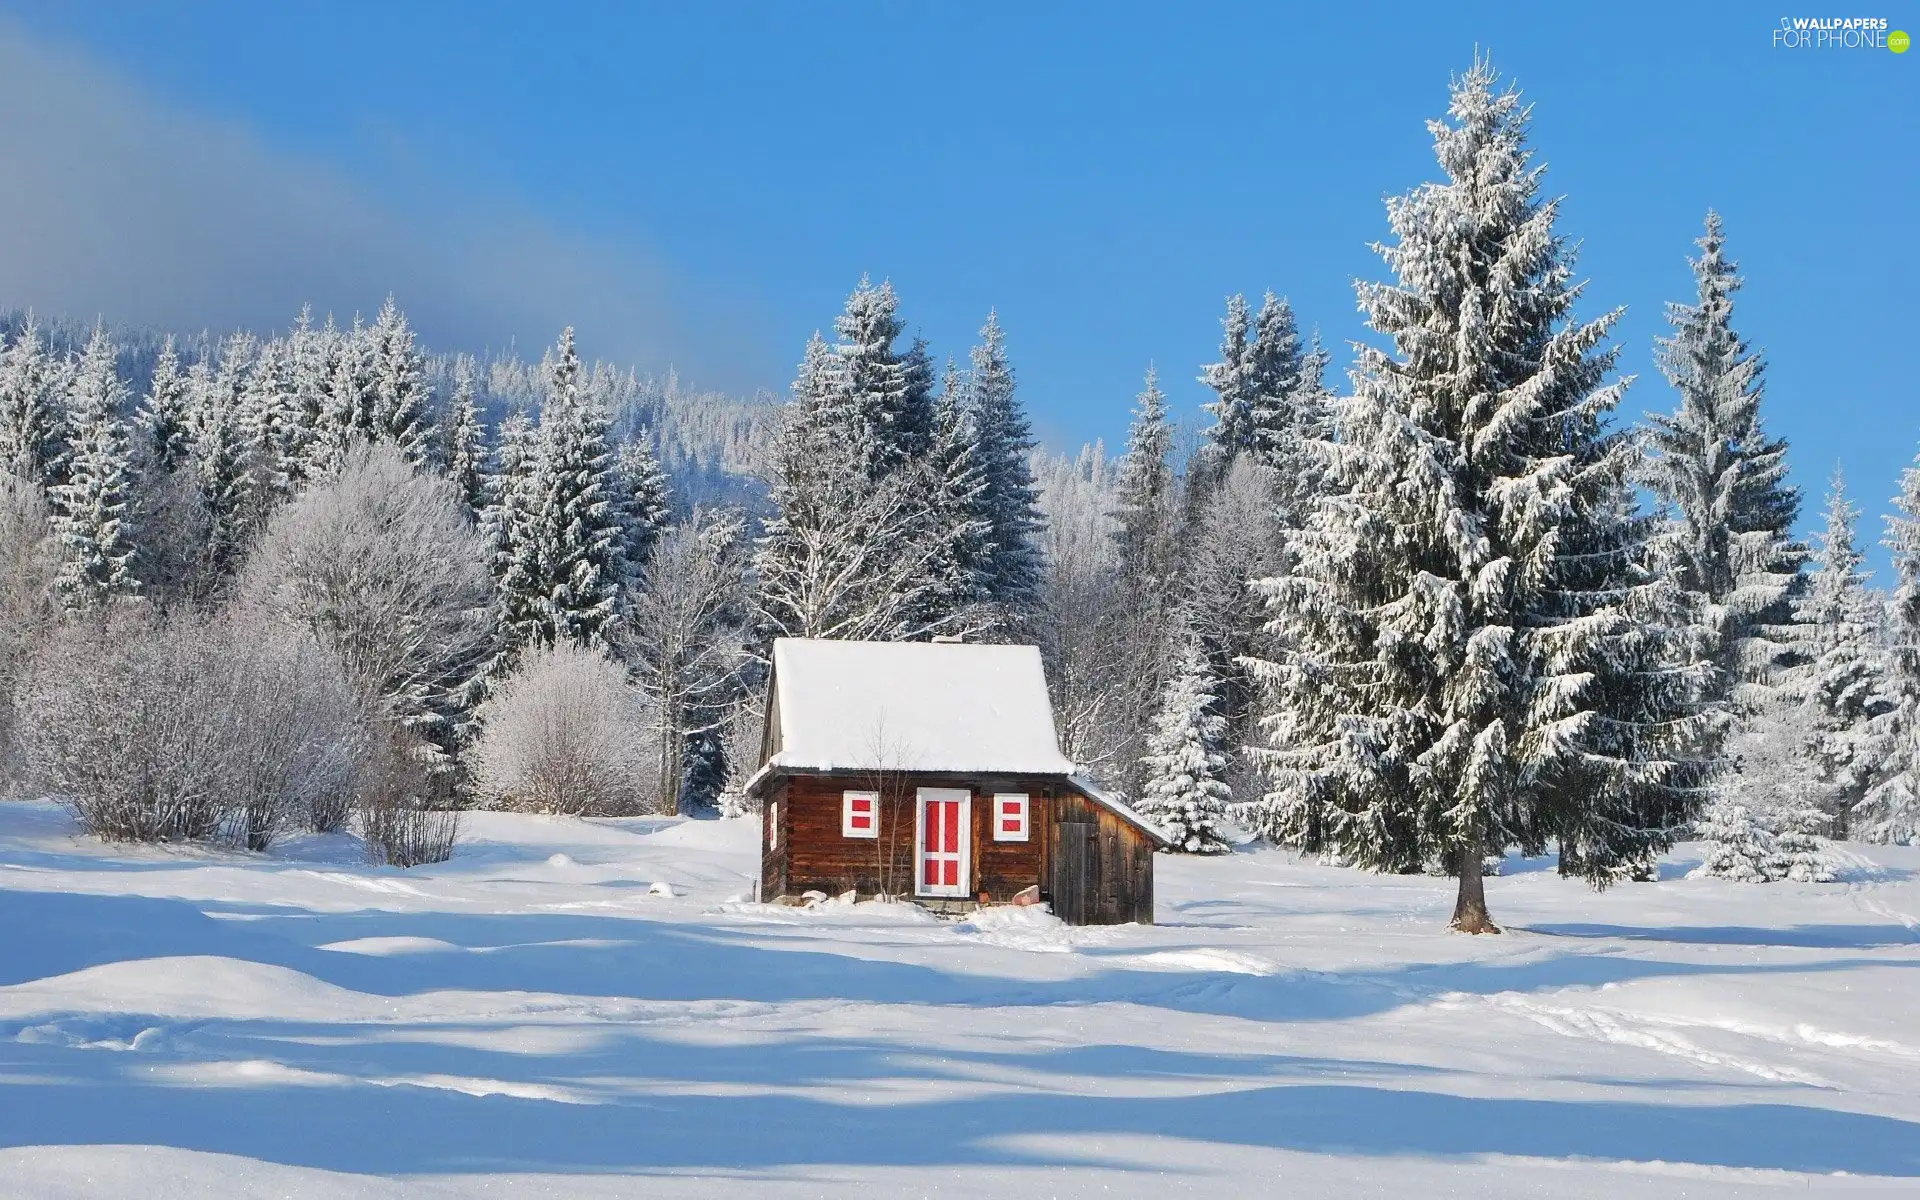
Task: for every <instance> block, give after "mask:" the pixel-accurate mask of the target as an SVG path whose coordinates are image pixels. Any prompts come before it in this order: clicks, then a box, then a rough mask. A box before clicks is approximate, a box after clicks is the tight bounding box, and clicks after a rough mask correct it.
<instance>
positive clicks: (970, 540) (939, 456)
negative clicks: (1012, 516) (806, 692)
mask: <svg viewBox="0 0 1920 1200" xmlns="http://www.w3.org/2000/svg"><path fill="white" fill-rule="evenodd" d="M977 420H978V414H977V413H975V412H973V411H970V410H969V408H968V406H967V401H966V396H965V394H964V389H963V388H962V387H961V385H960V380H959V373H958V372H957V371H956V370H955V369H954V368H953V365H952V364H951V363H949V364H948V367H947V380H946V387H945V389H944V390H943V392H942V394H941V397H940V400H939V402H938V403H937V404H936V405H935V406H934V434H933V444H932V446H931V447H930V448H929V449H928V451H927V453H926V455H925V456H924V457H923V458H922V460H921V461H920V462H919V463H918V464H916V469H915V471H914V474H916V475H918V476H919V477H920V479H921V480H922V481H923V482H922V483H921V487H922V489H923V492H922V494H923V496H924V498H925V502H926V512H925V516H924V518H923V521H924V533H923V534H922V535H921V536H922V537H923V538H924V539H925V541H926V543H927V548H928V550H929V552H930V554H929V561H928V575H929V582H930V583H931V585H932V586H931V587H930V588H929V589H928V590H927V593H926V596H925V599H924V601H923V603H922V616H921V620H922V621H923V622H925V623H927V624H930V625H932V624H939V625H949V624H956V625H958V624H968V625H974V626H976V627H979V628H984V627H985V626H986V625H988V624H991V623H994V622H996V621H997V620H998V619H999V614H1000V613H1004V612H1006V611H1008V609H1009V608H1010V607H1012V603H1011V602H1003V601H1001V600H1000V598H999V597H997V596H996V595H995V594H994V591H993V583H992V580H993V564H994V553H995V551H996V550H997V549H998V545H997V544H996V543H995V542H994V541H993V530H994V525H993V520H992V517H991V516H990V513H991V512H992V504H991V502H990V500H989V498H988V495H987V492H988V483H987V471H986V466H985V463H984V462H983V461H982V458H981V451H982V443H981V441H980V439H979V436H978V434H977V429H978V426H977V424H976V422H977ZM1025 594H1026V595H1027V596H1028V597H1029V601H1028V602H1029V603H1030V597H1031V592H1027V593H1025ZM988 605H997V606H998V612H997V613H989V612H988V611H987V606H988ZM976 613H977V614H979V615H978V617H977V618H969V617H968V616H967V614H976Z"/></svg>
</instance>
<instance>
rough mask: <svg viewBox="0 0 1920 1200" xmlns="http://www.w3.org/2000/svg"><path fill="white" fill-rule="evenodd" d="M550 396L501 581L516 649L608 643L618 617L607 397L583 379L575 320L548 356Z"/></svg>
mask: <svg viewBox="0 0 1920 1200" xmlns="http://www.w3.org/2000/svg"><path fill="white" fill-rule="evenodd" d="M548 361H549V364H550V369H549V374H548V384H547V397H546V402H545V404H543V405H542V406H541V410H540V425H539V429H538V433H537V436H536V437H535V439H534V442H533V454H532V460H531V462H530V463H529V464H528V467H529V468H530V469H527V470H526V472H525V482H524V483H523V484H520V485H517V487H515V488H514V490H516V491H518V492H519V496H518V499H517V501H516V503H517V504H519V505H523V506H524V517H523V519H516V520H515V521H514V522H512V523H511V524H510V525H509V526H508V528H509V530H510V533H509V538H510V545H509V547H508V551H507V554H506V556H505V557H506V566H507V575H506V577H505V579H504V580H503V582H502V585H501V591H502V600H503V613H502V616H503V632H504V634H505V636H506V640H507V643H508V646H509V648H510V649H519V648H523V647H527V646H552V645H555V644H556V643H558V642H560V641H572V642H578V643H580V644H581V645H584V646H602V645H604V644H605V639H606V636H607V634H608V632H609V626H610V625H611V623H612V622H613V620H614V619H615V616H616V612H615V609H616V602H617V599H618V595H619V585H620V580H621V578H622V576H623V572H624V571H625V561H624V558H623V556H622V553H621V540H622V537H623V536H624V530H623V529H622V527H621V521H620V503H619V496H618V494H617V491H616V488H617V484H618V481H617V479H616V476H615V473H614V462H613V450H612V447H611V446H610V445H609V444H608V440H607V431H608V425H609V419H608V416H607V411H606V407H605V405H604V404H603V403H602V402H601V400H600V398H599V397H598V396H597V395H596V394H594V393H593V392H592V390H590V389H588V388H585V387H583V386H582V381H581V371H580V356H579V354H578V352H577V351H576V350H575V349H574V343H573V330H572V328H571V327H569V328H568V329H566V330H564V331H563V332H562V333H561V335H560V341H559V343H558V344H557V345H556V346H555V347H554V350H553V352H552V353H551V354H550V355H549V356H548Z"/></svg>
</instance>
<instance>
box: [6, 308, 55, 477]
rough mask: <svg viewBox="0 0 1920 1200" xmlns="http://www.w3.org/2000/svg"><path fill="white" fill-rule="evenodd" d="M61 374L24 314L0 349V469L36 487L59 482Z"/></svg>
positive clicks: (31, 320) (36, 325)
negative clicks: (4, 346) (0, 349)
mask: <svg viewBox="0 0 1920 1200" xmlns="http://www.w3.org/2000/svg"><path fill="white" fill-rule="evenodd" d="M61 374H62V373H61V371H60V367H59V363H58V362H57V361H56V360H55V358H54V356H53V355H52V354H51V353H50V352H49V351H48V349H47V347H46V343H45V342H44V341H43V340H42V338H41V335H40V325H39V323H38V322H37V321H35V320H34V318H33V315H32V314H31V313H29V314H28V315H27V320H26V323H25V324H23V325H22V326H21V327H20V329H19V332H17V333H15V334H14V335H13V341H12V342H11V343H9V344H8V345H7V347H6V349H5V350H4V351H0V471H6V472H8V473H10V474H12V475H14V476H16V477H18V478H20V479H25V480H28V481H29V482H32V483H36V484H39V485H40V486H41V487H47V486H49V485H51V484H54V483H57V482H58V481H59V475H60V458H61V453H62V440H63V434H64V431H63V430H62V429H61V426H60V396H61V391H60V386H59V385H60V382H61Z"/></svg>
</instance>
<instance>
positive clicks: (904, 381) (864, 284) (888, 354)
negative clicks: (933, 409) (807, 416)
mask: <svg viewBox="0 0 1920 1200" xmlns="http://www.w3.org/2000/svg"><path fill="white" fill-rule="evenodd" d="M834 329H835V332H836V333H838V334H839V338H840V340H839V343H838V344H837V345H835V347H834V363H835V370H834V372H833V385H834V386H833V389H832V391H831V392H830V393H829V395H830V399H829V401H828V402H827V407H828V408H829V409H830V410H831V413H832V416H831V418H830V419H831V420H832V421H834V422H838V423H843V424H844V427H845V429H846V430H847V433H848V435H849V436H850V437H851V438H852V439H853V444H854V447H855V448H856V450H857V451H858V455H859V458H860V460H861V462H862V463H863V464H864V465H865V467H866V471H867V473H868V474H869V475H871V476H873V477H876V478H877V477H879V476H882V475H887V474H890V473H892V472H894V471H897V470H899V469H900V468H901V467H903V466H904V465H905V464H906V462H907V460H908V459H910V458H912V457H913V456H914V455H916V454H918V453H920V452H922V451H923V450H925V449H926V435H927V433H928V431H929V430H930V428H931V425H932V421H931V413H929V412H926V411H923V409H924V408H925V406H926V405H927V404H928V403H929V397H928V396H927V394H926V385H930V384H931V382H932V381H931V380H930V379H924V378H923V377H924V376H925V375H927V374H928V373H929V372H928V370H927V368H926V364H925V358H924V353H922V354H921V355H920V356H919V357H918V360H917V361H909V359H907V358H906V357H903V356H902V355H901V354H900V353H899V352H898V351H897V350H896V349H895V348H894V342H895V341H896V340H897V339H898V338H899V337H900V333H901V329H902V326H901V324H900V317H899V300H898V298H897V297H896V296H895V295H894V292H893V285H892V284H891V283H882V284H881V285H880V286H879V287H877V288H876V287H874V286H873V285H872V284H871V283H870V282H868V281H867V280H866V279H865V278H864V277H863V278H862V279H861V280H860V286H859V287H858V288H856V289H854V292H853V295H851V296H849V297H847V306H846V311H844V312H843V313H841V314H840V317H839V318H838V319H837V320H836V321H835V322H834ZM916 349H918V347H916Z"/></svg>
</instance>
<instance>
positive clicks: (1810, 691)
mask: <svg viewBox="0 0 1920 1200" xmlns="http://www.w3.org/2000/svg"><path fill="white" fill-rule="evenodd" d="M1859 520H1860V509H1859V508H1858V506H1856V505H1855V504H1854V503H1853V502H1852V501H1851V500H1849V499H1848V498H1847V494H1846V481H1845V480H1844V479H1843V478H1842V476H1841V474H1840V472H1839V471H1837V470H1836V471H1835V472H1834V473H1833V482H1832V488H1831V490H1830V491H1829V492H1828V494H1827V508H1826V514H1825V522H1824V525H1825V530H1824V532H1823V533H1821V534H1818V535H1816V537H1817V538H1818V541H1819V548H1818V551H1817V553H1816V554H1815V556H1814V563H1815V568H1814V572H1813V575H1812V577H1811V578H1810V579H1809V580H1808V584H1807V589H1806V595H1805V597H1804V599H1803V600H1802V602H1801V606H1800V621H1801V627H1802V629H1804V630H1805V631H1806V636H1807V646H1806V648H1805V655H1806V657H1807V658H1808V659H1810V660H1811V666H1810V667H1809V669H1808V671H1807V672H1806V678H1805V682H1804V684H1803V685H1802V688H1801V690H1803V691H1804V692H1805V693H1806V696H1807V700H1808V702H1809V703H1811V704H1812V705H1813V706H1814V712H1815V718H1814V721H1815V725H1814V729H1815V734H1814V738H1813V743H1812V745H1811V747H1810V748H1809V758H1810V760H1811V761H1810V763H1809V764H1808V765H1809V767H1810V769H1811V773H1812V775H1813V777H1814V779H1815V780H1816V781H1817V783H1818V787H1819V792H1820V794H1819V796H1818V799H1817V803H1818V805H1819V807H1820V808H1821V809H1823V810H1824V811H1825V812H1826V814H1827V817H1828V825H1829V828H1830V829H1832V830H1833V831H1834V832H1836V833H1841V832H1844V831H1845V829H1846V826H1847V820H1848V817H1849V814H1850V813H1851V812H1852V811H1853V809H1854V807H1855V806H1856V805H1858V804H1859V803H1860V802H1861V801H1862V800H1864V799H1866V795H1867V788H1868V787H1869V786H1871V784H1872V782H1873V774H1874V769H1875V767H1876V766H1877V765H1878V762H1879V758H1880V747H1879V745H1878V742H1879V739H1878V737H1877V736H1876V735H1875V732H1874V728H1873V724H1874V720H1875V718H1877V717H1879V716H1881V715H1883V714H1884V713H1886V712H1887V711H1888V710H1889V709H1891V707H1892V704H1891V701H1890V700H1889V699H1888V697H1887V695H1886V691H1887V679H1886V663H1885V660H1884V658H1883V656H1882V654H1881V650H1880V645H1879V634H1880V621H1879V612H1878V609H1879V605H1878V603H1877V601H1876V600H1875V598H1874V596H1873V594H1872V593H1871V592H1869V591H1868V590H1867V577H1866V574H1865V572H1863V571H1862V570H1861V569H1860V567H1861V564H1862V563H1863V562H1864V561H1865V559H1866V556H1865V555H1864V554H1862V553H1861V552H1860V550H1859V548H1858V546H1857V545H1856V529H1857V526H1858V523H1859Z"/></svg>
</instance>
